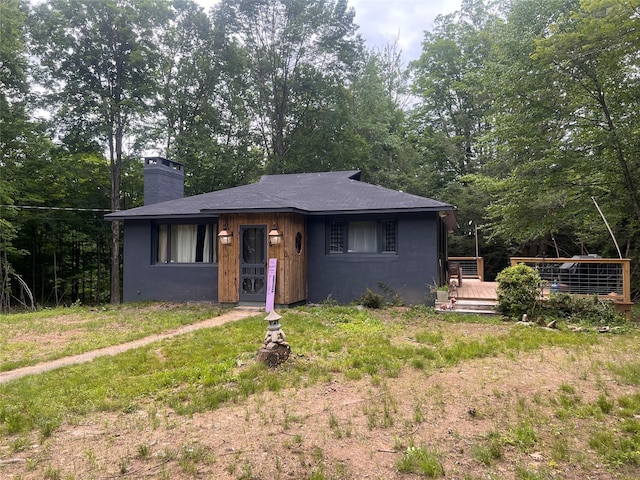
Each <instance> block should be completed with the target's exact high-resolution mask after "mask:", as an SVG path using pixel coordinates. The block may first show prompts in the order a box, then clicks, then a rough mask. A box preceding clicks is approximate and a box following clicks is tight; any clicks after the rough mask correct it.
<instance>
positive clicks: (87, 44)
mask: <svg viewBox="0 0 640 480" xmlns="http://www.w3.org/2000/svg"><path fill="white" fill-rule="evenodd" d="M165 18H166V3H165V2H161V1H159V0H158V1H156V0H144V1H133V0H105V1H101V2H87V1H83V0H51V1H49V2H48V3H43V4H40V5H38V6H37V7H36V8H35V10H34V15H33V24H32V28H31V34H32V37H33V39H34V48H33V53H34V54H35V55H37V58H38V60H39V62H40V66H41V69H42V70H41V73H42V79H43V81H44V82H46V85H47V88H48V91H47V94H46V101H47V104H49V105H52V106H55V107H56V110H55V112H54V114H55V117H56V123H57V125H58V127H59V128H60V129H61V130H63V131H65V132H74V133H76V134H77V135H79V136H84V137H85V138H94V139H97V140H98V141H100V142H101V144H102V145H103V146H104V149H105V150H106V151H107V152H108V157H109V168H110V183H111V185H110V199H111V210H112V211H117V210H120V208H121V177H122V159H123V155H124V151H125V140H126V138H127V136H132V135H133V134H134V127H135V126H136V123H137V122H139V121H140V119H141V118H142V117H143V116H144V115H145V114H146V113H147V112H148V110H149V105H150V100H151V97H152V95H153V93H154V90H155V85H156V83H155V81H154V80H155V79H154V75H153V69H154V66H155V65H156V52H155V47H154V45H153V43H152V42H153V40H154V38H155V31H154V29H155V28H156V27H157V26H158V25H161V24H162V23H163V21H164V19H165ZM111 302H112V303H119V302H120V223H119V222H112V255H111Z"/></svg>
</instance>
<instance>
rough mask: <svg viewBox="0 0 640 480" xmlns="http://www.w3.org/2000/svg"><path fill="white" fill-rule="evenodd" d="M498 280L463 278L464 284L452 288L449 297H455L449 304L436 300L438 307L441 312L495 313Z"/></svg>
mask: <svg viewBox="0 0 640 480" xmlns="http://www.w3.org/2000/svg"><path fill="white" fill-rule="evenodd" d="M497 286H498V284H497V283H496V282H483V281H481V280H479V279H476V278H463V279H462V286H460V287H457V288H451V289H450V290H449V298H450V299H451V298H455V302H453V308H452V301H450V302H449V303H447V304H441V303H440V302H437V301H436V305H435V306H436V309H437V311H439V312H443V313H444V312H458V313H474V314H488V315H495V314H496V313H497V312H496V310H495V306H496V301H497V298H498V297H497V295H496V288H497Z"/></svg>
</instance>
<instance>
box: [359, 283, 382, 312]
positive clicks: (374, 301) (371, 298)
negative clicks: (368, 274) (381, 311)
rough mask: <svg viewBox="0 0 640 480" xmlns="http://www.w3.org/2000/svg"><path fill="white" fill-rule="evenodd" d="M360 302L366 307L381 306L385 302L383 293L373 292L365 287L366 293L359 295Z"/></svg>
mask: <svg viewBox="0 0 640 480" xmlns="http://www.w3.org/2000/svg"><path fill="white" fill-rule="evenodd" d="M360 304H361V305H362V306H363V307H367V308H382V307H383V306H384V304H385V298H384V296H383V295H380V294H378V293H373V292H372V291H371V290H369V289H368V288H367V293H365V294H363V295H362V297H360Z"/></svg>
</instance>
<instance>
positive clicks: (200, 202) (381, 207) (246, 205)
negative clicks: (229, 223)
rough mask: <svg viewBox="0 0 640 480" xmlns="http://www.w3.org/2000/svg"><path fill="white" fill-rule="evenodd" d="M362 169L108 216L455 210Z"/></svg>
mask: <svg viewBox="0 0 640 480" xmlns="http://www.w3.org/2000/svg"><path fill="white" fill-rule="evenodd" d="M359 178H360V171H358V170H352V171H345V172H323V173H294V174H287V175H265V176H263V177H262V178H261V179H260V181H259V182H257V183H252V184H250V185H243V186H240V187H235V188H229V189H226V190H219V191H216V192H211V193H205V194H202V195H195V196H193V197H186V198H180V199H177V200H170V201H168V202H162V203H156V204H153V205H145V206H144V207H138V208H132V209H130V210H122V211H120V212H115V213H111V214H108V215H106V218H107V219H108V220H123V219H143V218H158V217H162V218H165V217H197V216H203V215H217V214H222V213H240V212H261V211H269V212H275V211H280V212H283V211H292V212H299V213H304V214H307V215H323V214H353V213H385V212H387V213H391V212H425V211H452V210H454V207H453V205H450V204H448V203H443V202H438V201H437V200H432V199H430V198H426V197H420V196H417V195H410V194H408V193H403V192H399V191H396V190H391V189H388V188H384V187H379V186H377V185H371V184H369V183H364V182H361V181H360V180H359Z"/></svg>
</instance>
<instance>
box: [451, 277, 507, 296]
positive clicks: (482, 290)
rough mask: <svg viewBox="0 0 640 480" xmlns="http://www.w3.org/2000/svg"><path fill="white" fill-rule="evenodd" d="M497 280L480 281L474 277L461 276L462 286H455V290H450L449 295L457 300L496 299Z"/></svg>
mask: <svg viewBox="0 0 640 480" xmlns="http://www.w3.org/2000/svg"><path fill="white" fill-rule="evenodd" d="M497 287H498V283H497V282H482V281H480V280H478V279H475V278H463V279H462V286H460V287H457V292H456V291H455V290H452V291H451V292H449V295H450V296H455V297H456V298H457V300H497V298H498V296H497V295H496V288H497Z"/></svg>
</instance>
